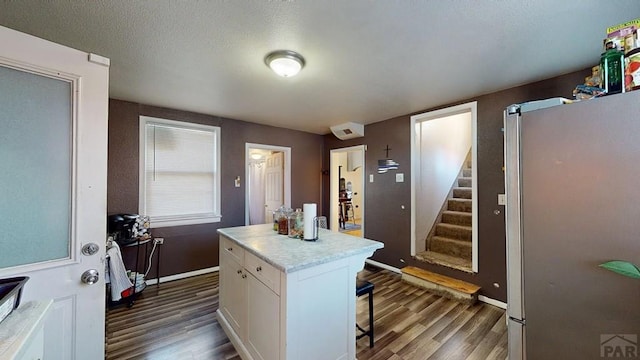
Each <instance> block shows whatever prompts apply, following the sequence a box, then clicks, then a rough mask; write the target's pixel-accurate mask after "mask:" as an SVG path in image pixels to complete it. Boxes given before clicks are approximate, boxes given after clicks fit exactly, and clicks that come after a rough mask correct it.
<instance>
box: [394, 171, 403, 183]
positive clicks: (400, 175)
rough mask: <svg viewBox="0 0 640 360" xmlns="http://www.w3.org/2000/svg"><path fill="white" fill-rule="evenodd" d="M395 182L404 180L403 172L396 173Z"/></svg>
mask: <svg viewBox="0 0 640 360" xmlns="http://www.w3.org/2000/svg"><path fill="white" fill-rule="evenodd" d="M396 182H404V174H403V173H399V174H396Z"/></svg>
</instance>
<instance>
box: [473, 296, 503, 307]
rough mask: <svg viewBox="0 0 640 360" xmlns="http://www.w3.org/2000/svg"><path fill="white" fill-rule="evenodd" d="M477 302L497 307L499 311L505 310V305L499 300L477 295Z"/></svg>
mask: <svg viewBox="0 0 640 360" xmlns="http://www.w3.org/2000/svg"><path fill="white" fill-rule="evenodd" d="M478 300H480V301H482V302H483V303H487V304H489V305H493V306H497V307H499V308H501V309H504V310H507V303H504V302H502V301H500V300H496V299H492V298H488V297H486V296H484V295H478Z"/></svg>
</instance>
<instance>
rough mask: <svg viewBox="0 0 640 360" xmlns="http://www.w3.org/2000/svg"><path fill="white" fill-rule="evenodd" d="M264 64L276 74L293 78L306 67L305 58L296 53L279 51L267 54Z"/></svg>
mask: <svg viewBox="0 0 640 360" xmlns="http://www.w3.org/2000/svg"><path fill="white" fill-rule="evenodd" d="M264 63H265V64H267V66H268V67H270V68H271V70H273V72H275V73H276V74H278V75H280V76H283V77H291V76H295V75H296V74H297V73H299V72H300V70H301V69H302V68H303V67H304V58H303V57H302V55H300V54H298V53H297V52H295V51H291V50H278V51H274V52H271V53H269V54H267V56H265V58H264Z"/></svg>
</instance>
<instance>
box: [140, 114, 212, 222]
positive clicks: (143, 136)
mask: <svg viewBox="0 0 640 360" xmlns="http://www.w3.org/2000/svg"><path fill="white" fill-rule="evenodd" d="M140 155H141V156H140V206H139V207H140V214H143V215H148V216H149V217H150V219H151V225H152V226H153V227H164V226H177V225H190V224H202V223H210V222H218V221H220V218H221V214H220V128H219V127H215V126H207V125H198V124H192V123H186V122H180V121H172V120H165V119H157V118H152V117H147V116H140Z"/></svg>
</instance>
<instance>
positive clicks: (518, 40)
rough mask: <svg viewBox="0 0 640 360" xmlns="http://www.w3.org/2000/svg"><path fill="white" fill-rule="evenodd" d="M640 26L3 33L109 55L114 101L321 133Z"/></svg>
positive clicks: (365, 22)
mask: <svg viewBox="0 0 640 360" xmlns="http://www.w3.org/2000/svg"><path fill="white" fill-rule="evenodd" d="M638 17H640V1H638V0H609V1H603V0H561V1H559V0H535V1H533V0H451V1H442V0H421V1H418V0H415V1H409V0H407V1H382V0H378V1H373V0H348V1H347V0H344V1H322V0H315V1H311V0H308V1H297V0H294V1H244V0H234V1H222V0H219V1H162V0H160V1H130V0H119V1H105V0H93V1H88V0H84V1H40V0H37V1H33V0H21V1H6V0H4V1H1V2H0V25H3V26H6V27H9V28H12V29H16V30H19V31H22V32H26V33H29V34H32V35H35V36H38V37H42V38H45V39H48V40H52V41H55V42H58V43H61V44H64V45H68V46H71V47H74V48H77V49H80V50H83V51H87V52H93V53H96V54H99V55H103V56H106V57H108V58H110V59H111V71H110V73H111V75H110V96H111V97H112V98H116V99H122V100H129V101H135V102H140V103H144V104H149V105H157V106H164V107H169V108H175V109H181V110H189V111H195V112H200V113H205V114H212V115H219V116H224V117H230V118H234V119H239V120H245V121H250V122H256V123H262V124H268V125H274V126H280V127H287V128H292V129H297V130H303V131H308V132H313V133H318V134H324V133H328V132H329V126H331V125H336V124H340V123H344V122H347V121H353V122H358V123H365V124H368V123H373V122H377V121H381V120H385V119H389V118H392V117H395V116H399V115H403V114H408V113H411V112H415V111H420V110H422V109H426V108H431V107H434V106H439V105H443V104H447V103H450V102H453V101H457V100H461V99H465V98H470V97H473V96H477V95H480V94H485V93H489V92H493V91H496V90H500V89H505V88H509V87H512V86H515V85H520V84H524V83H528V82H532V81H537V80H541V79H545V78H549V77H553V76H556V75H560V74H565V73H568V72H572V71H575V70H579V69H583V68H586V67H589V66H593V65H595V64H596V63H597V62H598V60H599V55H600V52H601V49H602V46H601V41H602V38H603V37H604V36H605V32H606V31H605V30H606V28H607V27H608V26H611V25H615V24H618V23H622V22H626V21H629V20H632V19H634V18H638ZM278 49H289V50H295V51H297V52H299V53H301V54H302V55H303V56H304V57H305V59H306V62H307V64H306V66H305V68H304V69H303V70H302V72H301V73H300V74H299V75H298V76H296V77H294V78H280V77H278V76H276V75H275V74H274V73H272V72H271V71H270V70H269V69H268V68H267V67H266V66H265V64H264V62H263V59H264V56H265V55H266V54H267V53H269V52H271V51H273V50H278ZM570 95H571V94H566V96H570Z"/></svg>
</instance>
